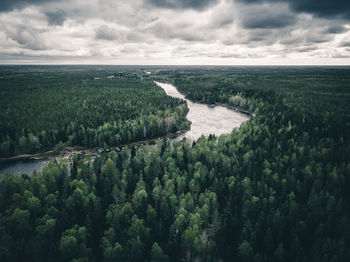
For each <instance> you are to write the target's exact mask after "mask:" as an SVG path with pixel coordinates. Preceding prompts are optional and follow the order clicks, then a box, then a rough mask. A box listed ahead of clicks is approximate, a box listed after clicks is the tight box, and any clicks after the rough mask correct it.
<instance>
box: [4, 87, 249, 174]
mask: <svg viewBox="0 0 350 262" xmlns="http://www.w3.org/2000/svg"><path fill="white" fill-rule="evenodd" d="M156 84H157V85H158V86H160V87H161V88H163V89H164V91H165V92H166V94H167V95H169V96H172V97H176V98H180V99H184V100H186V101H187V105H188V108H189V112H188V114H187V119H188V120H189V121H191V122H192V124H191V129H190V130H189V131H187V132H186V133H184V134H182V135H180V136H178V137H177V138H176V140H181V139H183V138H184V137H186V139H188V140H190V141H195V140H197V139H198V138H199V137H201V136H202V135H204V136H209V135H210V134H215V135H216V136H219V135H222V134H229V133H231V131H232V129H233V128H235V127H239V126H240V125H241V124H242V123H244V122H245V121H247V120H249V116H248V115H246V114H243V113H240V112H237V111H235V110H232V109H228V108H226V107H224V106H215V107H209V106H207V105H204V104H199V103H194V102H192V101H190V100H188V99H186V98H185V96H184V95H182V94H181V93H180V92H179V91H177V89H176V87H175V86H173V85H171V84H165V83H159V82H156ZM48 162H49V161H48V160H47V159H38V160H19V161H15V162H11V163H7V164H4V165H1V166H0V174H5V173H7V172H9V173H13V174H15V175H20V174H31V173H32V172H33V171H34V170H36V171H40V170H42V168H43V167H44V166H45V165H46V164H47V163H48Z"/></svg>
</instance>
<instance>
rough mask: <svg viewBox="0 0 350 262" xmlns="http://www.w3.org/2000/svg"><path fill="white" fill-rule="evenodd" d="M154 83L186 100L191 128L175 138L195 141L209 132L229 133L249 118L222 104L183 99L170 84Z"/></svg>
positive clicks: (167, 92)
mask: <svg viewBox="0 0 350 262" xmlns="http://www.w3.org/2000/svg"><path fill="white" fill-rule="evenodd" d="M155 83H156V84H157V85H158V86H160V87H161V88H163V89H164V91H165V92H166V94H167V95H169V96H172V97H176V98H181V99H184V100H186V101H187V104H188V108H189V112H188V114H187V119H188V120H189V121H191V122H192V125H191V130H189V131H188V132H186V133H184V134H183V135H181V136H178V137H177V138H176V140H181V139H182V138H184V137H186V138H187V139H189V140H191V141H195V140H197V139H198V138H199V137H201V136H202V135H204V136H209V135H210V134H215V135H216V136H219V135H222V134H229V133H231V131H232V129H233V128H235V127H239V126H240V125H241V124H242V123H243V122H245V121H247V120H249V116H248V115H246V114H243V113H240V112H237V111H234V110H231V109H228V108H226V107H223V106H215V107H209V106H207V105H204V104H198V103H194V102H192V101H190V100H188V99H185V96H184V95H182V94H181V93H180V92H179V91H177V89H176V87H175V86H173V85H171V84H165V83H159V82H155Z"/></svg>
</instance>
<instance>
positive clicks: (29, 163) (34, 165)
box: [0, 159, 49, 175]
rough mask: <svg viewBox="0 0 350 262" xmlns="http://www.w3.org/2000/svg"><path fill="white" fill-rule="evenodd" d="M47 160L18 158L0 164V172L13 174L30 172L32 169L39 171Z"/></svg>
mask: <svg viewBox="0 0 350 262" xmlns="http://www.w3.org/2000/svg"><path fill="white" fill-rule="evenodd" d="M48 162H49V161H48V160H46V159H38V160H18V161H15V162H10V163H7V164H3V165H1V166H0V174H6V173H12V174H15V175H21V174H31V173H32V172H33V171H34V170H36V171H40V170H42V168H43V167H44V166H45V165H46V164H47V163H48Z"/></svg>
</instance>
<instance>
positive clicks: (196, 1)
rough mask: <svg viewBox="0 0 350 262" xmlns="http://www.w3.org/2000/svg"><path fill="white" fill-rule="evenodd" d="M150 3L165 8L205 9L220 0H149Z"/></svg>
mask: <svg viewBox="0 0 350 262" xmlns="http://www.w3.org/2000/svg"><path fill="white" fill-rule="evenodd" d="M147 2H148V3H150V4H151V5H154V6H158V7H164V8H176V9H182V8H190V9H197V10H203V9H205V8H207V7H209V6H211V5H214V4H216V3H218V2H219V1H218V0H147Z"/></svg>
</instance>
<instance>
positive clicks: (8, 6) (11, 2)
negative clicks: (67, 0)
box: [0, 0, 59, 12]
mask: <svg viewBox="0 0 350 262" xmlns="http://www.w3.org/2000/svg"><path fill="white" fill-rule="evenodd" d="M57 1H59V0H25V1H24V0H1V1H0V12H4V11H5V12H6V11H11V10H13V9H15V8H23V7H26V6H29V5H37V4H42V3H50V2H57Z"/></svg>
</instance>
